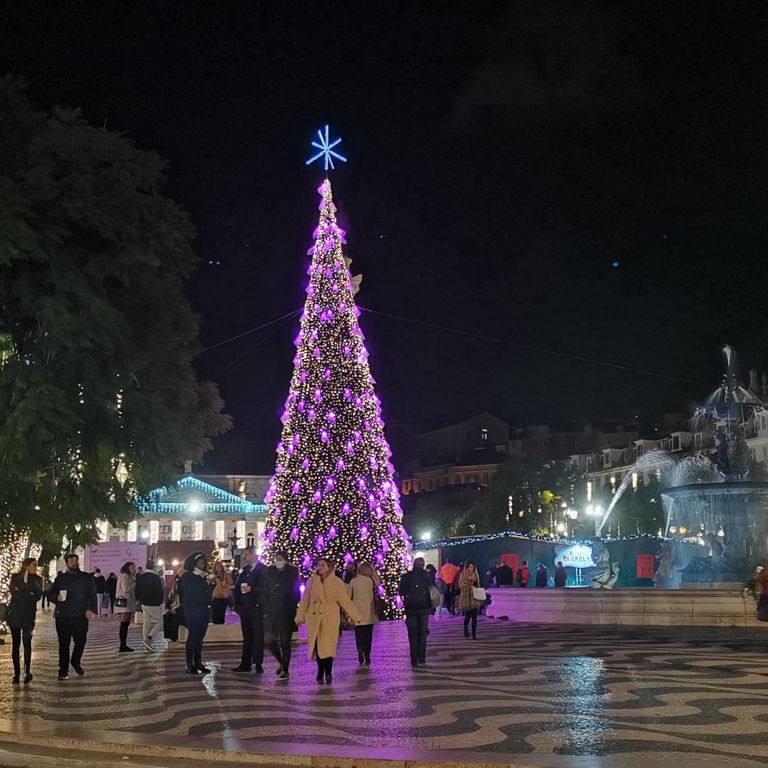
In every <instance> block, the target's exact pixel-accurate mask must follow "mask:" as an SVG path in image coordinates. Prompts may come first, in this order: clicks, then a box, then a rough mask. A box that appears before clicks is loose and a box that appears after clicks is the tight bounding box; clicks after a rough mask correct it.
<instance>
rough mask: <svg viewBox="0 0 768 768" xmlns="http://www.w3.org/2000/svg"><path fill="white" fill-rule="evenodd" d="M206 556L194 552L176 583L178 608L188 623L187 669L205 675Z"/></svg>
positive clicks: (208, 593)
mask: <svg viewBox="0 0 768 768" xmlns="http://www.w3.org/2000/svg"><path fill="white" fill-rule="evenodd" d="M207 570H208V558H207V557H206V556H205V554H204V553H202V552H193V553H192V554H191V555H189V556H187V558H186V560H184V572H183V573H182V574H181V577H180V578H179V580H178V582H177V586H178V592H179V600H180V604H181V610H182V613H183V615H184V621H185V622H186V625H187V644H186V662H187V666H186V672H187V674H188V675H199V674H201V673H202V674H207V673H208V672H210V671H211V670H210V669H208V667H206V666H205V664H203V640H204V639H205V634H206V632H207V631H208V624H209V623H210V621H211V589H210V587H209V586H208V576H207Z"/></svg>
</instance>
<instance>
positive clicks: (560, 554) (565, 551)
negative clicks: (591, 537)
mask: <svg viewBox="0 0 768 768" xmlns="http://www.w3.org/2000/svg"><path fill="white" fill-rule="evenodd" d="M561 561H562V563H563V565H564V566H565V567H566V568H594V567H595V563H594V561H593V560H592V547H590V546H589V545H587V544H559V545H558V546H556V547H555V564H557V563H559V562H561Z"/></svg>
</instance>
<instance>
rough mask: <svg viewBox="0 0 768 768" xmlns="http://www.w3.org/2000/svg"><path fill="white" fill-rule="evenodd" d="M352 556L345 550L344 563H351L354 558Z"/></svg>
mask: <svg viewBox="0 0 768 768" xmlns="http://www.w3.org/2000/svg"><path fill="white" fill-rule="evenodd" d="M354 559H355V558H354V556H353V555H352V553H351V552H345V553H344V564H345V565H346V564H347V563H351V562H352V561H353V560H354Z"/></svg>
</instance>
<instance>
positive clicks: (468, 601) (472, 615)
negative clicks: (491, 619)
mask: <svg viewBox="0 0 768 768" xmlns="http://www.w3.org/2000/svg"><path fill="white" fill-rule="evenodd" d="M479 586H480V574H479V573H478V572H477V566H476V565H475V563H474V561H472V560H467V562H466V563H465V564H464V570H463V571H462V573H461V577H460V578H459V600H458V602H459V608H460V609H461V611H462V612H463V613H464V637H469V623H470V622H472V639H473V640H475V639H477V614H478V611H479V610H480V608H482V607H483V603H482V602H481V601H480V600H477V599H476V598H475V595H474V592H473V590H474V589H475V588H476V587H479Z"/></svg>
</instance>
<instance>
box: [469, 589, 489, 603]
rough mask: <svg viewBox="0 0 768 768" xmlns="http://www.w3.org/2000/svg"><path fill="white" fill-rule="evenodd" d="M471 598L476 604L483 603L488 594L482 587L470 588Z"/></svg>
mask: <svg viewBox="0 0 768 768" xmlns="http://www.w3.org/2000/svg"><path fill="white" fill-rule="evenodd" d="M472 597H473V598H474V599H475V600H477V602H478V603H484V602H485V601H486V600H487V599H488V594H487V593H486V591H485V589H484V588H483V587H472Z"/></svg>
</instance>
